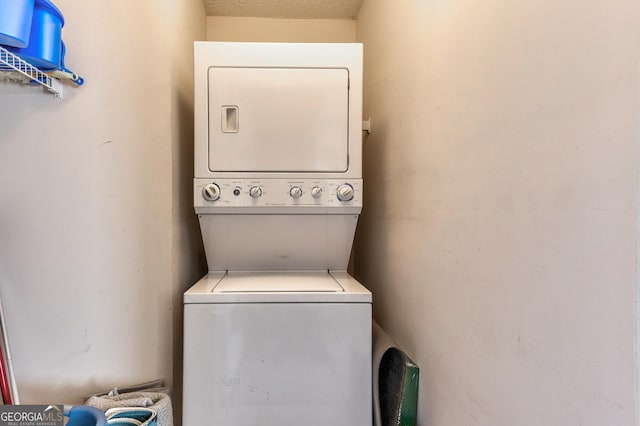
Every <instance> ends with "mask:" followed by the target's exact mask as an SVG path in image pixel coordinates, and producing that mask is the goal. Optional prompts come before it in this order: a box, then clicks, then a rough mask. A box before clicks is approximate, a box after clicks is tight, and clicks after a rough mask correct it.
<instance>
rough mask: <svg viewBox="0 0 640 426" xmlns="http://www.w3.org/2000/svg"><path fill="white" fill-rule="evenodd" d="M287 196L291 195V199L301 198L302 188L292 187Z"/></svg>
mask: <svg viewBox="0 0 640 426" xmlns="http://www.w3.org/2000/svg"><path fill="white" fill-rule="evenodd" d="M289 195H291V197H292V198H300V197H302V188H300V187H299V186H292V187H291V189H290V190H289Z"/></svg>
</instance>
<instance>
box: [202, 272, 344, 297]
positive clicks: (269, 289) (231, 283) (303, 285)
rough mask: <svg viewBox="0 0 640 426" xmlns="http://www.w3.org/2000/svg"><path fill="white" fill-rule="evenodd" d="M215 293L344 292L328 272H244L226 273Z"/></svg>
mask: <svg viewBox="0 0 640 426" xmlns="http://www.w3.org/2000/svg"><path fill="white" fill-rule="evenodd" d="M213 292H214V293H281V292H298V293H300V292H302V293H327V292H332V293H333V292H344V289H343V288H342V287H341V286H340V284H338V282H337V281H336V280H335V279H334V278H333V277H332V276H331V275H329V274H327V273H326V272H322V273H316V272H291V273H283V272H279V273H270V272H257V273H251V272H243V273H237V272H236V273H233V272H230V273H229V274H227V275H225V277H224V278H223V279H222V280H220V282H219V283H218V285H217V286H215V288H214V289H213Z"/></svg>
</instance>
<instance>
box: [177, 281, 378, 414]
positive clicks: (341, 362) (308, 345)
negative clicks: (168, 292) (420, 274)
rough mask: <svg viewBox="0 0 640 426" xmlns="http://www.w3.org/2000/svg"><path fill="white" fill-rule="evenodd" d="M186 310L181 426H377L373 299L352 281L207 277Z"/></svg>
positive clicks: (187, 296)
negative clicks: (374, 423) (373, 388)
mask: <svg viewBox="0 0 640 426" xmlns="http://www.w3.org/2000/svg"><path fill="white" fill-rule="evenodd" d="M184 303H185V305H184V311H185V312H184V378H183V380H184V382H183V384H184V387H183V413H184V414H183V425H184V426H202V425H215V426H256V425H261V426H293V425H305V426H347V425H348V426H360V425H361V426H370V425H371V424H372V414H371V413H372V405H371V404H372V402H371V401H372V398H371V293H370V292H369V291H368V290H367V289H366V288H364V287H363V286H362V285H361V284H360V283H359V282H358V281H356V280H355V279H354V278H352V277H351V276H349V275H348V274H347V273H346V272H342V271H340V272H336V271H330V272H327V271H323V272H306V271H305V272H243V273H231V272H230V273H224V272H222V273H216V272H210V273H209V274H208V275H207V276H205V277H204V278H202V279H201V280H200V281H198V282H197V283H196V284H195V285H194V286H193V287H191V288H190V289H189V290H188V291H187V292H186V293H185V294H184Z"/></svg>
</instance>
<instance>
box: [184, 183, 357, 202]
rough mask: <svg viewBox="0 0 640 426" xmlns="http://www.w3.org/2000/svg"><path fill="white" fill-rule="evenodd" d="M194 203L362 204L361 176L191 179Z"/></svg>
mask: <svg viewBox="0 0 640 426" xmlns="http://www.w3.org/2000/svg"><path fill="white" fill-rule="evenodd" d="M194 205H195V207H196V209H197V208H198V207H207V208H222V207H238V208H245V207H293V208H295V207H308V208H314V207H324V208H330V207H362V180H361V179H349V180H339V179H320V180H318V179H308V180H287V179H195V180H194Z"/></svg>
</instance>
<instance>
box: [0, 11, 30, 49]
mask: <svg viewBox="0 0 640 426" xmlns="http://www.w3.org/2000/svg"><path fill="white" fill-rule="evenodd" d="M33 4H34V0H0V44H4V45H6V46H13V47H26V46H27V44H28V43H29V34H31V19H32V18H33Z"/></svg>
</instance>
